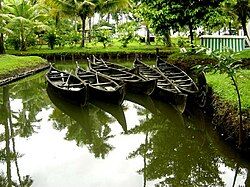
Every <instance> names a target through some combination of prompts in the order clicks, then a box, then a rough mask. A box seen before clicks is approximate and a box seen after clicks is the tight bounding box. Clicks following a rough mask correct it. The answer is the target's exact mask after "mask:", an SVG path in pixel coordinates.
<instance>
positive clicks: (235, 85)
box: [231, 76, 243, 149]
mask: <svg viewBox="0 0 250 187" xmlns="http://www.w3.org/2000/svg"><path fill="white" fill-rule="evenodd" d="M231 80H232V81H233V85H234V87H235V90H236V92H237V97H238V104H239V117H240V122H239V144H238V146H239V149H241V146H242V142H243V136H242V135H243V134H242V131H243V124H242V109H241V98H240V91H239V88H238V85H237V83H236V81H235V79H234V77H233V76H231Z"/></svg>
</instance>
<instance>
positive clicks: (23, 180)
mask: <svg viewBox="0 0 250 187" xmlns="http://www.w3.org/2000/svg"><path fill="white" fill-rule="evenodd" d="M0 89H1V90H0V114H1V115H0V127H1V134H0V141H1V144H0V145H1V150H0V159H1V162H2V164H1V168H0V186H3V187H5V186H7V187H9V186H31V185H32V182H33V181H32V179H31V177H30V176H29V175H26V174H24V173H22V168H19V167H18V160H20V157H21V156H22V153H21V152H17V150H16V149H15V143H17V145H18V142H17V138H18V139H19V137H24V138H27V137H30V136H31V135H33V134H34V133H36V132H37V131H39V128H40V123H38V122H39V121H40V120H41V119H40V118H38V114H39V112H40V111H41V110H42V109H43V108H45V109H51V108H53V113H52V114H51V116H50V120H52V121H53V127H54V128H55V129H57V130H59V131H61V130H65V131H66V135H65V139H66V140H69V141H72V140H73V141H75V142H76V144H77V145H78V146H81V147H84V146H86V147H87V148H88V150H89V152H91V153H92V154H93V155H94V156H95V157H97V158H106V157H107V155H108V154H109V153H110V152H111V151H112V150H113V149H114V146H113V145H112V144H110V142H112V141H110V140H111V139H112V138H113V137H114V134H113V133H114V132H112V131H111V123H112V122H114V121H115V119H117V121H118V122H119V123H120V125H121V128H122V129H123V131H124V132H125V133H126V132H128V135H124V136H126V138H128V139H129V137H130V136H129V135H130V134H143V135H144V136H145V139H144V142H143V143H141V145H140V146H139V147H138V148H137V149H136V150H134V151H133V152H131V153H130V154H129V158H131V159H132V158H134V157H137V156H140V157H141V158H142V160H143V163H144V164H143V166H142V168H139V173H141V174H142V175H143V176H144V186H148V185H147V183H149V182H150V181H152V182H154V183H155V185H158V186H167V185H168V184H170V185H173V186H223V185H226V184H227V183H226V182H225V179H224V178H222V175H223V173H221V172H222V171H224V170H221V166H222V167H227V169H228V170H230V169H231V170H233V172H234V173H233V174H229V175H227V177H228V176H230V177H231V178H230V179H229V180H230V182H231V184H234V183H235V185H237V184H239V183H237V176H239V175H241V178H242V176H243V177H245V186H249V185H250V184H249V178H250V177H249V173H250V172H248V171H249V169H250V168H249V161H248V162H244V160H243V159H242V158H240V157H237V156H235V155H234V154H231V153H232V151H231V150H228V149H227V148H228V146H225V145H221V144H222V143H221V142H222V141H221V140H220V139H219V138H216V137H217V136H213V134H214V133H213V131H211V130H208V129H207V128H205V125H203V124H204V122H203V121H202V120H203V119H202V118H200V120H199V118H198V117H200V116H202V115H199V113H198V112H192V113H194V114H196V115H194V116H192V115H191V113H190V114H185V115H184V116H182V115H180V114H179V113H178V112H176V110H174V109H173V108H172V107H171V106H169V105H166V104H164V103H161V102H159V101H156V100H152V99H151V98H148V97H147V98H143V97H141V96H138V97H137V96H132V97H130V98H129V97H128V98H127V99H128V100H130V101H131V102H134V103H137V105H134V106H133V107H134V108H136V110H137V115H138V117H139V119H141V120H140V125H138V126H136V127H134V128H132V129H130V130H127V124H126V120H125V117H124V113H123V109H124V108H123V109H122V108H116V107H113V108H112V107H111V108H109V109H107V108H105V106H104V105H101V104H99V105H98V103H93V104H89V105H87V106H85V107H84V108H79V107H75V106H69V105H67V104H66V105H67V106H65V105H64V104H63V102H62V101H59V102H53V103H54V105H52V104H51V101H50V98H48V97H47V92H46V90H45V85H44V77H43V75H36V76H32V77H30V78H28V79H24V80H22V81H19V82H18V83H16V84H12V85H10V86H7V87H0ZM138 104H139V105H141V106H142V107H138ZM15 105H18V107H17V106H15ZM129 107H130V106H129ZM130 109H131V108H129V109H128V110H130ZM114 111H115V112H114ZM121 111H122V112H121ZM131 111H132V110H131ZM107 112H108V113H109V114H111V115H113V117H114V118H115V119H114V118H112V117H111V116H110V115H108V114H107ZM130 125H131V124H130ZM122 136H123V135H122ZM114 145H115V144H114ZM117 145H118V144H117ZM17 147H18V146H17ZM18 148H19V147H18ZM18 151H20V150H19V149H18ZM20 161H21V160H20ZM20 165H21V162H20ZM133 171H134V170H133ZM133 171H132V172H133ZM128 180H129V179H128ZM224 182H225V184H224Z"/></svg>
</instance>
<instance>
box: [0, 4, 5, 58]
mask: <svg viewBox="0 0 250 187" xmlns="http://www.w3.org/2000/svg"><path fill="white" fill-rule="evenodd" d="M0 10H2V0H0ZM0 54H5V49H4V39H3V33H0Z"/></svg>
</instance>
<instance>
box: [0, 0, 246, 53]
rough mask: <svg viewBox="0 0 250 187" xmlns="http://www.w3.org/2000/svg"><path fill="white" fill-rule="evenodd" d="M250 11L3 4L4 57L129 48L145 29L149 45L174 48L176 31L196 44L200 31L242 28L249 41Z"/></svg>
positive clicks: (24, 1)
mask: <svg viewBox="0 0 250 187" xmlns="http://www.w3.org/2000/svg"><path fill="white" fill-rule="evenodd" d="M204 7H206V8H204ZM249 10H250V3H249V1H248V0H217V1H213V0H210V1H205V0H201V1H191V0H189V1H183V0H182V1H172V0H168V1H163V0H156V1H152V0H74V1H66V0H37V1H34V0H0V26H1V27H0V54H3V53H5V51H6V50H5V49H15V50H20V51H26V50H27V49H28V48H30V47H32V46H40V47H41V46H43V45H45V44H46V45H48V47H49V48H50V49H54V48H55V46H59V47H64V46H71V47H72V46H78V45H80V47H86V44H88V43H89V42H90V43H91V42H92V43H99V42H100V43H102V45H103V47H106V46H107V45H110V44H112V42H113V41H116V40H119V41H120V42H121V47H127V46H128V44H129V43H130V42H133V41H139V40H140V39H141V38H140V37H138V35H137V32H135V31H137V30H138V29H140V28H141V27H142V26H143V28H145V31H146V39H145V40H144V41H145V42H146V44H148V45H149V44H150V43H151V41H152V40H151V39H150V37H151V36H152V34H153V35H154V36H155V38H154V40H157V42H158V41H160V42H162V43H163V44H165V45H167V46H171V45H172V43H171V38H170V36H171V35H170V34H171V33H172V32H173V33H175V32H179V34H180V33H184V34H186V35H188V36H189V39H190V41H189V43H191V44H193V43H194V40H195V38H196V36H197V33H196V32H195V30H196V29H197V28H199V29H200V30H201V32H202V33H211V32H215V31H219V30H223V29H226V30H229V32H230V33H231V34H232V33H233V32H235V31H236V32H238V30H239V29H241V28H242V30H243V32H244V35H246V36H247V37H248V38H249V36H248V33H247V30H246V24H247V22H248V20H249V17H250V11H249ZM178 45H179V46H182V45H183V41H181V40H180V42H179V43H178Z"/></svg>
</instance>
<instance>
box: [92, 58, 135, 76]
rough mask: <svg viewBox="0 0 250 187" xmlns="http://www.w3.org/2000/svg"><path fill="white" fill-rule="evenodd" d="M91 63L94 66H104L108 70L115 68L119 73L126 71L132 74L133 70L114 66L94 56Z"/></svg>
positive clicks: (117, 65)
mask: <svg viewBox="0 0 250 187" xmlns="http://www.w3.org/2000/svg"><path fill="white" fill-rule="evenodd" d="M93 61H94V63H95V64H100V65H105V66H107V67H109V68H115V69H119V70H121V71H128V72H130V73H134V72H133V69H132V70H131V69H129V68H127V67H125V66H122V65H119V64H115V63H111V62H107V61H105V60H103V59H102V58H96V56H95V55H93Z"/></svg>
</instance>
